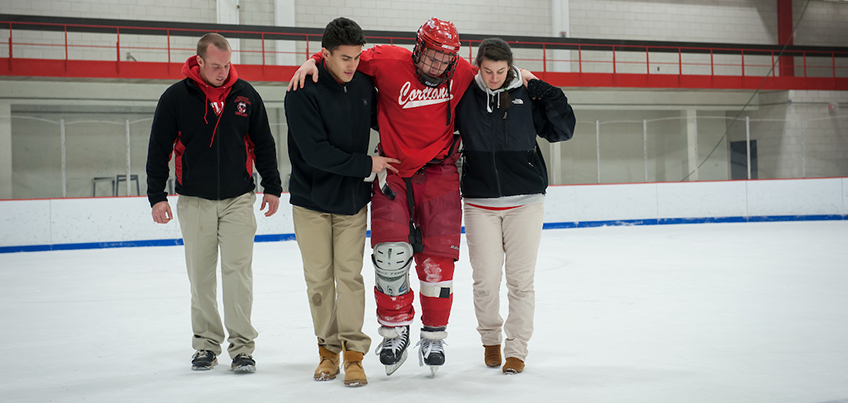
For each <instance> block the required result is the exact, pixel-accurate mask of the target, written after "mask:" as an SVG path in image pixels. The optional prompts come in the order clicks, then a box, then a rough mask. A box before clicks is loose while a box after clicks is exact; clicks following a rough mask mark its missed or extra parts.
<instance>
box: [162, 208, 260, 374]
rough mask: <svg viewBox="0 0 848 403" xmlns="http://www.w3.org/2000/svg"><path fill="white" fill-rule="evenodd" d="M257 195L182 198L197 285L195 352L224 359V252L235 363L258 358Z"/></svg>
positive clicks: (191, 277)
mask: <svg viewBox="0 0 848 403" xmlns="http://www.w3.org/2000/svg"><path fill="white" fill-rule="evenodd" d="M255 200H256V195H255V194H254V193H253V192H250V193H245V194H243V195H241V196H238V197H234V198H231V199H226V200H207V199H203V198H199V197H191V196H180V197H179V200H178V201H177V218H178V219H179V220H180V229H181V230H182V233H183V242H184V244H185V255H186V267H187V268H188V280H189V283H191V328H192V331H193V332H194V338H193V339H192V342H191V345H192V347H193V348H194V349H195V350H210V351H212V352H213V353H215V354H216V355H220V354H221V343H223V342H224V329H223V327H222V325H221V317H220V315H219V314H218V299H217V295H218V292H217V285H218V280H217V277H216V275H217V272H218V251H219V249H220V252H221V285H222V289H223V294H224V324H225V325H226V327H227V333H228V334H229V338H227V341H229V343H230V345H229V347H228V348H227V351H228V353H229V355H230V357H231V358H233V357H235V356H236V355H238V354H241V353H247V354H253V349H254V347H255V342H254V341H253V339H255V338H256V336H258V334H257V332H256V329H254V328H253V325H251V323H250V312H251V309H252V306H253V270H252V267H251V263H252V262H253V237H254V235H255V234H256V217H255V216H254V213H253V204H254V201H255Z"/></svg>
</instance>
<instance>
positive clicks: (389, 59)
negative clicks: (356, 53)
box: [313, 45, 476, 178]
mask: <svg viewBox="0 0 848 403" xmlns="http://www.w3.org/2000/svg"><path fill="white" fill-rule="evenodd" d="M313 57H314V58H315V59H316V60H317V61H319V62H320V60H321V53H317V54H316V55H315V56H313ZM456 63H457V65H456V70H455V72H454V74H453V77H452V78H451V82H450V93H448V85H447V83H446V84H442V85H440V86H439V87H438V88H430V87H427V86H425V85H424V84H421V82H420V81H418V77H417V75H416V72H415V65H414V64H413V62H412V52H411V51H409V50H408V49H406V48H402V47H398V46H391V45H377V46H375V47H373V48H370V49H366V50H364V51H363V52H362V56H361V59H360V62H359V67H358V69H357V70H359V71H361V72H363V73H365V74H368V75H369V76H371V77H372V78H373V79H374V85H375V86H376V87H377V91H378V93H379V95H378V97H379V98H378V102H377V122H378V123H379V125H380V144H381V146H382V148H383V153H384V154H385V156H386V157H390V158H397V159H399V160H400V161H401V164H400V166H398V167H397V168H398V171H399V172H398V175H400V177H402V178H408V177H411V176H412V175H413V174H414V173H415V172H416V171H418V170H419V169H421V167H423V166H424V164H426V163H427V162H430V161H431V160H433V159H434V158H438V159H443V158H445V157H447V156H448V153H449V152H450V147H451V144H452V143H453V133H454V120H455V116H456V114H455V113H454V111H456V105H457V104H458V103H459V100H460V98H461V97H462V95H463V94H464V93H465V90H466V89H468V86H469V85H470V84H471V82H472V81H473V80H474V75H475V74H476V73H475V71H474V68H473V67H472V66H471V64H470V63H468V61H466V60H465V59H463V58H462V57H457V62H456ZM448 107H450V111H451V114H450V123H448Z"/></svg>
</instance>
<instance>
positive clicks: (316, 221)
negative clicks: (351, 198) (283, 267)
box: [292, 206, 371, 353]
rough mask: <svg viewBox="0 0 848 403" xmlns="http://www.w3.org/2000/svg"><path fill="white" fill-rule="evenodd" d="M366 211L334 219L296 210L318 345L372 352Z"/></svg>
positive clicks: (331, 216)
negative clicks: (367, 325)
mask: <svg viewBox="0 0 848 403" xmlns="http://www.w3.org/2000/svg"><path fill="white" fill-rule="evenodd" d="M366 210H367V209H366V208H363V209H362V210H360V211H359V212H358V213H356V214H354V215H341V214H328V213H321V212H317V211H313V210H309V209H306V208H303V207H299V206H292V216H293V218H294V233H295V236H296V237H297V245H298V247H300V254H301V257H302V258H303V275H304V277H305V279H306V295H308V296H309V309H310V310H311V311H312V325H313V327H314V328H315V336H317V337H318V344H319V345H322V346H324V347H326V348H327V349H328V350H330V351H332V352H336V353H337V352H339V351H341V350H342V344H343V343H344V347H345V348H346V349H348V350H351V351H358V352H361V353H367V352H368V350H369V349H370V348H371V338H370V337H368V335H366V334H365V333H363V332H362V324H363V322H364V321H365V282H364V281H363V280H362V258H363V255H364V253H365V230H366V227H365V221H366Z"/></svg>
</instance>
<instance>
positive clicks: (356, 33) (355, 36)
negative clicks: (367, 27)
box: [321, 17, 365, 52]
mask: <svg viewBox="0 0 848 403" xmlns="http://www.w3.org/2000/svg"><path fill="white" fill-rule="evenodd" d="M362 45H365V35H363V34H362V28H360V27H359V24H357V23H356V22H355V21H353V20H351V19H348V18H345V17H339V18H336V19H335V20H332V21H330V23H329V24H327V27H326V28H324V35H322V36H321V47H323V48H325V49H327V50H329V51H330V52H332V51H334V50H336V48H337V47H339V46H362Z"/></svg>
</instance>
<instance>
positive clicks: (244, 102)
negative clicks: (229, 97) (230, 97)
mask: <svg viewBox="0 0 848 403" xmlns="http://www.w3.org/2000/svg"><path fill="white" fill-rule="evenodd" d="M233 102H235V104H236V115H237V116H243V117H247V106H248V105H250V99H248V98H247V97H244V96H238V97H236V99H235V100H234V101H233Z"/></svg>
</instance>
